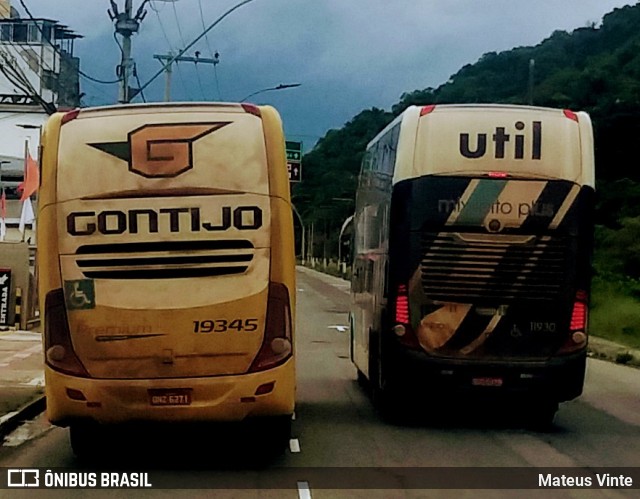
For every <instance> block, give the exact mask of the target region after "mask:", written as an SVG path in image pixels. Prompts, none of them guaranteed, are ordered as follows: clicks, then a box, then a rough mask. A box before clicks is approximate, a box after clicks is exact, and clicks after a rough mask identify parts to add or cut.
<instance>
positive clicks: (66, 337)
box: [44, 289, 89, 378]
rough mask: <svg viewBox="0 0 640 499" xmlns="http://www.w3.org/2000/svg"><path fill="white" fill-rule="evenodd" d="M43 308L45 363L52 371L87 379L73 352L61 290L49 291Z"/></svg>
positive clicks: (83, 368)
mask: <svg viewBox="0 0 640 499" xmlns="http://www.w3.org/2000/svg"><path fill="white" fill-rule="evenodd" d="M44 306H45V328H44V351H45V352H46V355H45V362H46V363H47V365H48V366H49V367H51V368H52V369H54V370H56V371H60V372H62V373H64V374H69V375H71V376H79V377H82V378H88V377H89V373H88V372H87V370H86V369H85V367H84V366H83V365H82V362H80V359H78V356H77V355H76V353H75V351H74V350H73V344H72V342H71V332H70V331H69V323H68V321H67V310H66V308H65V304H64V293H63V291H62V289H54V290H53V291H49V293H47V296H46V298H45V305H44Z"/></svg>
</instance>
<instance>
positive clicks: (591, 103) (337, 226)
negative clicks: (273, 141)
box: [293, 4, 640, 348]
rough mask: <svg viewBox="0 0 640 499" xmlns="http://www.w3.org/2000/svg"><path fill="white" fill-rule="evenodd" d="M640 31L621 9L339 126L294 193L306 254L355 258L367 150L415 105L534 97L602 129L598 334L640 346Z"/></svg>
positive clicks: (308, 160) (634, 15)
mask: <svg viewBox="0 0 640 499" xmlns="http://www.w3.org/2000/svg"><path fill="white" fill-rule="evenodd" d="M639 26H640V4H636V5H633V6H626V7H622V8H619V9H615V10H614V11H613V12H611V13H609V14H607V15H606V16H605V17H604V19H603V21H602V23H601V24H600V25H597V24H596V23H592V24H590V25H588V26H585V27H583V28H579V29H576V30H574V31H573V32H571V33H567V32H565V31H556V32H554V33H552V34H551V36H549V38H547V39H545V40H543V41H542V42H541V43H540V44H538V45H536V46H534V47H518V48H514V49H512V50H509V51H505V52H500V53H495V52H491V53H488V54H485V55H483V56H482V57H481V58H480V59H479V60H478V61H477V62H476V63H475V64H468V65H466V66H464V67H463V68H461V69H460V70H459V71H458V72H457V73H456V74H454V75H452V76H451V78H450V79H449V80H448V81H447V82H446V83H444V84H443V85H441V86H439V87H438V88H425V89H421V90H414V91H411V92H407V93H405V94H403V95H402V96H401V98H400V101H399V102H398V103H397V104H395V105H394V106H392V109H391V110H390V111H386V110H382V109H377V108H372V109H368V110H364V111H362V112H361V113H359V114H358V115H357V116H355V117H354V118H352V119H351V120H350V121H349V122H347V123H346V124H345V125H344V126H343V127H342V128H341V129H337V130H330V131H329V132H328V133H327V134H326V135H325V136H324V137H323V138H322V139H320V141H319V142H318V143H317V144H316V146H315V147H314V149H313V150H312V151H310V152H309V153H308V154H306V155H305V156H304V158H303V165H304V175H303V182H301V183H300V184H298V185H296V186H294V189H293V200H294V204H295V205H296V208H297V210H298V212H299V213H300V214H301V217H302V220H303V222H304V224H305V228H306V236H307V239H306V240H307V244H305V246H307V248H305V254H306V255H307V256H315V257H317V258H319V259H321V261H325V260H326V261H329V260H334V261H337V259H338V254H340V255H341V256H344V255H345V254H346V253H347V252H346V251H345V248H340V249H339V242H338V235H339V233H340V230H341V228H342V224H343V222H344V221H345V220H346V219H347V218H348V217H349V216H350V215H352V214H353V211H354V201H355V189H356V183H357V176H358V172H359V169H360V162H361V159H362V155H363V153H364V150H365V147H366V144H367V143H368V142H369V141H370V140H371V139H372V138H373V137H374V136H375V135H376V134H377V133H378V132H379V131H380V130H381V129H382V128H383V127H384V126H385V125H386V124H388V123H389V122H390V121H391V120H392V119H393V118H394V117H395V116H397V115H398V114H399V113H401V112H402V111H403V110H404V109H406V107H407V106H409V105H412V104H416V105H426V104H445V103H480V102H482V103H511V104H526V103H528V102H529V101H530V98H531V97H532V100H533V103H534V104H535V105H538V106H548V107H555V108H571V109H574V110H584V111H587V112H588V113H589V114H590V115H591V118H592V120H593V125H594V134H595V144H596V175H597V196H598V204H597V208H596V214H595V220H596V225H597V227H596V239H595V254H594V280H593V290H592V302H591V310H592V315H591V333H592V334H595V335H597V336H602V337H605V338H608V339H611V340H613V341H616V342H619V343H623V344H625V345H629V346H632V347H637V348H640V160H639V159H638V151H637V149H638V145H637V142H638V137H640V30H639V29H638V27H639ZM532 60H533V61H534V68H535V69H534V87H533V92H532V95H531V96H530V95H529V86H528V82H529V74H530V73H529V68H530V65H531V61H532ZM309 241H312V244H311V245H309V244H308V242H309ZM300 245H301V242H300V241H298V248H299V251H298V252H299V253H301V252H302V251H301V250H300Z"/></svg>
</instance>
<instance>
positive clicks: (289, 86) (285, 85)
mask: <svg viewBox="0 0 640 499" xmlns="http://www.w3.org/2000/svg"><path fill="white" fill-rule="evenodd" d="M300 85H302V83H280V85H278V86H277V87H270V88H263V89H262V90H258V91H257V92H253V93H252V94H249V95H247V96H246V97H245V98H244V99H241V100H240V102H244V101H246V100H247V99H248V98H249V97H253V96H254V95H258V94H261V93H262V92H269V91H271V90H284V89H285V88H293V87H299V86H300Z"/></svg>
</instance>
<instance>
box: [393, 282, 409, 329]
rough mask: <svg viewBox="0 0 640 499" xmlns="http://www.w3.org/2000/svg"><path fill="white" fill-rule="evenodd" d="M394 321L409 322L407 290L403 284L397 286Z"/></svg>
mask: <svg viewBox="0 0 640 499" xmlns="http://www.w3.org/2000/svg"><path fill="white" fill-rule="evenodd" d="M396 323H398V324H409V292H408V290H407V286H406V285H405V284H400V286H398V296H397V297H396Z"/></svg>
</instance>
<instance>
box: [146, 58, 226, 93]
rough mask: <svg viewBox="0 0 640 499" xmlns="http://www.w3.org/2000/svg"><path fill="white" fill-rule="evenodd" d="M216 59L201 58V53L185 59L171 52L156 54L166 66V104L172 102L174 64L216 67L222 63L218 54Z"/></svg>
mask: <svg viewBox="0 0 640 499" xmlns="http://www.w3.org/2000/svg"><path fill="white" fill-rule="evenodd" d="M214 57H215V58H214V59H207V58H205V57H200V52H196V56H195V57H185V56H179V57H178V56H175V55H173V54H172V53H171V52H169V53H168V54H166V55H163V54H154V56H153V58H154V59H158V60H159V61H160V62H161V63H163V64H164V67H165V69H164V74H165V81H164V100H165V102H169V101H171V74H172V72H173V70H172V68H173V63H174V62H176V63H177V62H193V63H195V64H213V65H214V66H215V65H216V64H218V63H219V62H220V59H219V57H218V53H217V52H216V53H215V56H214Z"/></svg>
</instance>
